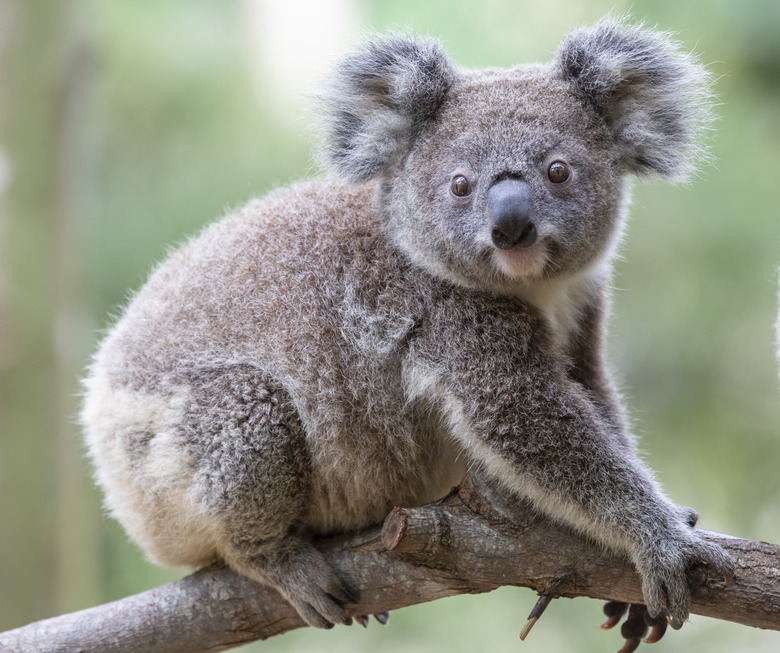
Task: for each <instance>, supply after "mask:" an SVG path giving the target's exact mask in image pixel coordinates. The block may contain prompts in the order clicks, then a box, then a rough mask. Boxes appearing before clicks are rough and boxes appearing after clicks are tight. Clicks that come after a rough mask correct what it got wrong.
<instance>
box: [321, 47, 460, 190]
mask: <svg viewBox="0 0 780 653" xmlns="http://www.w3.org/2000/svg"><path fill="white" fill-rule="evenodd" d="M455 75H456V73H455V68H454V66H453V65H452V63H451V62H450V60H449V58H448V57H447V54H446V53H445V52H444V49H443V48H442V46H441V45H440V44H439V42H438V41H435V40H433V39H423V38H410V37H405V36H400V35H392V36H385V37H380V38H375V39H372V40H370V41H369V42H367V43H366V45H365V46H364V48H363V49H362V50H361V51H358V52H356V53H353V54H351V55H349V56H347V57H345V58H344V59H343V60H342V61H341V62H340V63H338V64H337V65H336V67H335V69H334V71H333V73H332V74H331V76H330V78H329V79H327V80H326V81H327V84H326V90H325V91H324V93H323V94H322V100H323V101H322V106H323V113H324V123H325V130H326V134H325V139H324V141H325V142H324V146H323V149H322V152H321V155H322V158H323V159H324V160H325V163H326V164H327V165H329V166H330V167H331V168H333V169H335V171H336V172H337V173H339V174H341V175H343V176H344V177H346V178H348V179H350V180H353V181H364V180H366V179H369V178H371V177H374V176H376V175H378V174H380V173H382V172H383V171H385V170H387V169H388V168H389V167H391V166H392V165H393V164H394V163H396V162H398V161H400V160H401V159H402V158H403V156H404V155H405V154H406V153H407V152H408V151H409V149H410V148H411V146H412V143H413V142H414V139H415V138H416V137H417V135H418V133H419V131H420V127H421V126H422V125H423V124H424V123H425V122H426V121H428V120H430V119H432V118H433V117H434V116H435V115H436V112H437V111H438V109H439V106H440V105H441V103H442V101H443V100H444V97H445V95H446V94H447V91H448V90H449V89H450V87H451V86H452V83H453V81H454V79H455Z"/></svg>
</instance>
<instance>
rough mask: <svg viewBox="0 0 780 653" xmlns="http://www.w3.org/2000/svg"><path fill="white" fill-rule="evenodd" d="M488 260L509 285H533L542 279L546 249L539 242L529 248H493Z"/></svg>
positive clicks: (545, 263) (545, 262) (545, 261)
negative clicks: (515, 283)
mask: <svg viewBox="0 0 780 653" xmlns="http://www.w3.org/2000/svg"><path fill="white" fill-rule="evenodd" d="M490 258H491V262H492V264H493V266H494V268H495V269H496V271H497V272H498V273H499V275H500V277H503V278H505V279H506V280H507V281H508V282H510V283H512V282H519V283H521V284H524V285H525V284H530V283H533V282H534V281H536V280H538V279H541V278H542V276H543V274H544V271H545V268H546V267H547V254H546V247H545V245H544V243H540V242H537V243H535V244H534V245H532V246H531V247H514V248H512V249H499V248H494V249H493V251H492V252H491V256H490Z"/></svg>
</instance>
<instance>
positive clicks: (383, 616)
mask: <svg viewBox="0 0 780 653" xmlns="http://www.w3.org/2000/svg"><path fill="white" fill-rule="evenodd" d="M374 619H376V620H377V621H378V622H379V623H380V624H382V625H383V626H385V625H387V622H388V621H390V613H389V612H375V613H374Z"/></svg>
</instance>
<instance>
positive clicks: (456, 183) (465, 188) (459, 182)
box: [450, 175, 471, 197]
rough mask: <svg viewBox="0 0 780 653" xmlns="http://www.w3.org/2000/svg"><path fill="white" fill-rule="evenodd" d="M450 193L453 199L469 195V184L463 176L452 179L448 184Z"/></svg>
mask: <svg viewBox="0 0 780 653" xmlns="http://www.w3.org/2000/svg"><path fill="white" fill-rule="evenodd" d="M450 191H452V194H453V195H455V197H466V196H468V195H470V194H471V184H470V183H469V180H468V179H466V178H465V177H464V176H463V175H458V176H457V177H453V179H452V182H451V183H450Z"/></svg>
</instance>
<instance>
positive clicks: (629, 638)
mask: <svg viewBox="0 0 780 653" xmlns="http://www.w3.org/2000/svg"><path fill="white" fill-rule="evenodd" d="M627 610H628V618H627V619H626V620H625V622H624V623H623V625H622V626H621V628H620V634H621V635H622V636H623V638H624V639H625V640H626V642H625V644H623V646H622V648H621V649H620V650H619V651H618V653H633V652H634V651H636V649H637V648H638V647H639V644H640V643H642V642H644V643H645V644H655V643H656V642H657V641H658V640H660V639H661V638H662V637H663V636H664V633H665V632H666V624H667V622H666V619H664V618H663V617H661V616H658V617H651V616H650V613H649V612H648V611H647V607H646V606H644V605H631V606H629V604H628V603H620V602H619V601H607V602H606V603H605V604H604V614H605V615H606V616H607V620H606V621H605V622H604V623H603V624H601V625H600V626H599V628H600V629H601V630H609V629H611V628H614V627H615V626H616V625H617V624H618V623H619V622H620V620H621V619H622V618H623V616H624V615H625V614H626V611H627Z"/></svg>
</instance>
